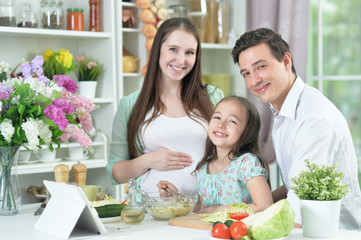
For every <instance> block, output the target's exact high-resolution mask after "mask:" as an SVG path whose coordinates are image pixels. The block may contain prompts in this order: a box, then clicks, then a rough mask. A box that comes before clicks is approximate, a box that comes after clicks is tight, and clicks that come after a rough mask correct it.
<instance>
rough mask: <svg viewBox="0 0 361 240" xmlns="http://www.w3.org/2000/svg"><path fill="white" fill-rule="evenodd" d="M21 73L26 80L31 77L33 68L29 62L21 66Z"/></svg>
mask: <svg viewBox="0 0 361 240" xmlns="http://www.w3.org/2000/svg"><path fill="white" fill-rule="evenodd" d="M20 69H21V72H22V73H23V76H24V78H28V77H31V66H30V64H29V63H28V62H24V63H23V64H21V66H20Z"/></svg>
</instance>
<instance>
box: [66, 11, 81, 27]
mask: <svg viewBox="0 0 361 240" xmlns="http://www.w3.org/2000/svg"><path fill="white" fill-rule="evenodd" d="M83 11H84V10H83V9H82V8H69V9H67V12H68V13H67V29H68V30H72V31H84V14H83Z"/></svg>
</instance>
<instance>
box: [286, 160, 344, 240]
mask: <svg viewBox="0 0 361 240" xmlns="http://www.w3.org/2000/svg"><path fill="white" fill-rule="evenodd" d="M305 163H306V166H307V170H302V171H301V172H300V174H299V175H298V176H297V177H294V178H292V181H293V183H294V185H292V186H291V189H292V190H294V191H295V193H296V195H297V196H298V197H299V198H300V206H301V217H302V228H303V235H304V236H305V237H323V238H325V237H335V236H336V235H337V232H338V228H339V219H340V209H341V198H342V197H344V196H345V195H346V194H347V192H348V191H349V189H348V185H343V184H342V178H343V176H344V173H342V172H340V171H339V170H338V169H337V165H338V164H337V163H336V164H334V165H327V164H323V165H318V164H315V163H311V162H310V161H309V159H306V160H305Z"/></svg>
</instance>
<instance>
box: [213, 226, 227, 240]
mask: <svg viewBox="0 0 361 240" xmlns="http://www.w3.org/2000/svg"><path fill="white" fill-rule="evenodd" d="M212 237H214V238H223V239H230V238H231V233H230V231H229V228H228V227H227V225H226V224H224V223H218V224H216V226H214V227H213V229H212Z"/></svg>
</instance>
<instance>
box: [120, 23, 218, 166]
mask: <svg viewBox="0 0 361 240" xmlns="http://www.w3.org/2000/svg"><path fill="white" fill-rule="evenodd" d="M178 29H182V30H185V31H187V32H189V33H191V34H192V35H193V36H194V37H195V39H196V40H197V43H198V46H197V51H196V61H195V63H194V66H193V68H192V70H191V71H190V72H189V73H188V74H187V75H186V76H185V77H184V78H183V79H182V82H181V100H182V103H183V107H184V109H185V112H186V113H187V115H188V116H190V117H191V113H192V115H193V114H194V115H195V116H196V117H198V118H200V119H203V120H204V121H205V122H208V121H209V120H210V118H211V115H212V111H213V107H212V103H211V102H210V100H209V97H208V94H207V90H206V87H205V86H204V85H203V84H202V72H201V44H200V40H199V35H198V32H197V29H196V28H195V26H194V25H193V23H192V22H191V21H190V20H189V19H187V18H170V19H168V20H166V21H164V22H163V23H162V25H161V26H160V27H159V29H158V31H157V34H156V35H155V38H154V41H153V45H152V49H151V51H150V56H149V61H148V67H147V72H146V74H145V77H144V82H143V86H142V89H141V91H140V94H139V97H138V99H137V101H136V103H135V106H134V108H133V111H132V114H131V116H130V119H129V122H128V134H127V140H128V150H129V156H130V158H131V159H132V158H136V157H137V156H139V155H140V154H141V152H140V149H138V147H137V145H136V136H137V134H138V132H139V129H141V127H142V126H143V125H145V124H149V123H150V122H151V121H153V120H154V119H155V118H156V117H157V116H158V115H159V113H162V112H164V111H165V108H166V107H165V105H164V103H163V102H162V101H161V99H160V89H161V87H160V77H161V69H160V66H159V56H160V49H161V47H162V44H163V43H164V41H165V40H166V38H167V37H168V36H169V35H170V34H171V33H172V32H173V31H175V30H178ZM152 107H154V111H153V114H152V116H151V117H150V118H149V119H148V120H145V118H146V116H147V113H148V112H149V111H150V110H151V109H152Z"/></svg>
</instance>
